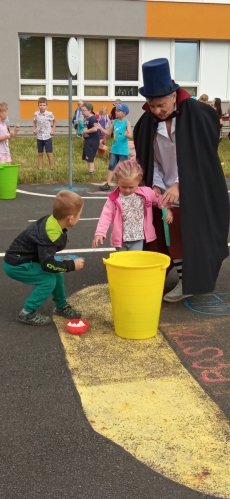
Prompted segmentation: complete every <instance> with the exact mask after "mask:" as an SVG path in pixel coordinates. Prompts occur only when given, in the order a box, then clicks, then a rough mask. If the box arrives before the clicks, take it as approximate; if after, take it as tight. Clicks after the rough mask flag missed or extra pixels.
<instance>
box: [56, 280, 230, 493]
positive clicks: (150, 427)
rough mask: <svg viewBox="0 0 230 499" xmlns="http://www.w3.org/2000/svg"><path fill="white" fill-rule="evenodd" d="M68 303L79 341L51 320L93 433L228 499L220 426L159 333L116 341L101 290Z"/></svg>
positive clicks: (225, 430) (228, 448) (226, 435)
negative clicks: (80, 330) (79, 327)
mask: <svg viewBox="0 0 230 499" xmlns="http://www.w3.org/2000/svg"><path fill="white" fill-rule="evenodd" d="M78 300H79V302H78ZM76 301H77V304H76ZM72 304H73V305H75V306H77V307H78V308H79V309H81V310H82V312H83V317H85V318H87V319H88V320H89V321H90V329H89V331H88V332H87V333H86V334H85V335H82V336H72V335H70V334H69V333H67V332H66V331H65V328H64V321H63V320H62V319H61V318H60V317H54V319H55V322H56V325H57V327H58V331H59V334H60V337H61V340H62V342H63V345H64V348H65V351H66V357H67V361H68V365H69V368H70V370H71V372H72V376H73V380H74V383H75V385H76V387H77V389H78V391H79V393H80V396H81V399H82V404H83V407H84V410H85V412H86V415H87V417H88V420H89V422H90V423H91V425H92V426H93V428H94V429H95V430H96V431H97V432H98V433H101V434H102V435H104V436H106V437H107V438H109V439H111V440H113V441H114V442H116V443H117V444H119V445H121V446H122V447H123V448H124V449H126V450H127V451H128V452H130V453H131V454H133V455H134V456H135V457H136V458H137V459H139V460H140V461H142V462H143V463H145V464H146V465H147V466H149V467H151V468H152V469H154V470H155V471H157V472H159V473H161V474H163V475H165V476H167V477H168V478H171V479H172V480H174V481H177V482H179V483H181V484H183V485H186V486H187V487H190V488H192V489H195V490H198V491H200V492H203V493H206V494H212V495H215V496H216V497H222V498H226V499H227V498H228V499H229V498H230V474H229V455H230V427H229V425H228V422H227V420H226V418H225V416H224V414H223V413H222V411H221V410H220V409H219V408H218V407H217V406H216V404H215V403H214V402H213V401H212V400H210V399H209V397H208V396H207V395H206V394H205V393H204V391H203V390H202V389H201V387H200V386H199V385H198V384H197V383H196V381H195V380H194V379H193V378H192V377H191V376H190V374H189V373H188V372H187V371H186V369H184V367H183V366H182V365H181V363H180V362H179V360H178V358H177V356H176V355H175V353H174V352H173V350H172V349H171V347H170V346H169V345H168V343H167V342H166V341H165V339H164V338H163V337H162V335H161V334H160V333H158V334H157V336H156V337H155V338H152V339H150V340H144V341H129V340H124V339H121V338H119V337H117V336H116V335H115V334H114V332H113V322H112V316H111V306H110V302H109V295H108V289H107V286H106V285H102V286H93V287H91V288H87V289H84V290H82V291H81V292H80V293H78V295H77V297H76V296H73V298H72Z"/></svg>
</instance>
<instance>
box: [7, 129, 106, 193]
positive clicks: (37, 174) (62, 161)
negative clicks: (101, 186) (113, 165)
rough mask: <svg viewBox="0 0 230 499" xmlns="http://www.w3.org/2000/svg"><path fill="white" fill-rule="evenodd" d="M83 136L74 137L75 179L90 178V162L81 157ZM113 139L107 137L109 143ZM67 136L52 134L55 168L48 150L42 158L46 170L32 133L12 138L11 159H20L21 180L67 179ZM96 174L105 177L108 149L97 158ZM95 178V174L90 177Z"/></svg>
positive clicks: (48, 181)
mask: <svg viewBox="0 0 230 499" xmlns="http://www.w3.org/2000/svg"><path fill="white" fill-rule="evenodd" d="M82 144H83V143H82V140H81V139H79V138H76V137H73V142H72V151H73V182H88V181H89V175H88V173H87V172H88V167H87V162H86V161H83V160H82ZM110 144H111V139H110V138H108V139H107V145H108V146H109V145H110ZM68 147H69V142H68V137H54V138H53V156H54V171H52V172H51V171H50V169H49V164H48V160H47V157H46V154H45V153H44V158H43V170H38V164H37V163H38V153H37V142H36V139H35V138H33V137H17V138H15V139H13V140H12V141H11V142H10V152H11V158H12V163H13V164H15V163H18V164H19V165H20V169H19V178H18V183H19V184H38V183H42V184H47V183H56V182H68V169H69V153H68ZM94 164H95V172H96V173H95V175H94V177H93V180H96V181H100V180H101V181H103V180H106V175H107V170H108V164H109V156H108V153H107V152H105V154H104V156H103V157H97V156H96V158H95V163H94ZM90 180H92V177H90Z"/></svg>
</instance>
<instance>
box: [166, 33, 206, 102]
mask: <svg viewBox="0 0 230 499" xmlns="http://www.w3.org/2000/svg"><path fill="white" fill-rule="evenodd" d="M180 42H182V43H183V42H184V43H189V42H192V43H196V44H197V80H195V81H182V80H177V79H176V78H175V47H176V43H180ZM171 53H172V59H171V68H170V69H171V76H172V79H173V80H175V82H176V83H178V85H180V87H183V88H184V87H194V88H196V89H197V96H198V90H199V74H200V71H199V70H200V40H185V39H175V40H173V41H172V47H171Z"/></svg>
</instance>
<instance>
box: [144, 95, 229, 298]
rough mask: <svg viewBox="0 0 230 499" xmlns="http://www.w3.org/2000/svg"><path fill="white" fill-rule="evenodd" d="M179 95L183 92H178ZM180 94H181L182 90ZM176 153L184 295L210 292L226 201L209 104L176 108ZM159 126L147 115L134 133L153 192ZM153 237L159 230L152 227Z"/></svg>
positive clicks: (223, 246)
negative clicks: (155, 141) (154, 153)
mask: <svg viewBox="0 0 230 499" xmlns="http://www.w3.org/2000/svg"><path fill="white" fill-rule="evenodd" d="M179 90H181V89H179ZM182 92H183V91H182ZM178 111H179V114H178V116H177V117H176V152H177V163H178V173H179V185H180V212H181V233H182V253H183V292H184V294H199V293H210V292H212V291H213V290H214V288H215V283H216V279H217V277H218V274H219V270H220V267H221V263H222V261H223V260H224V259H225V258H226V257H227V256H228V253H229V251H228V242H227V241H228V230H229V197H228V191H227V185H226V181H225V178H224V174H223V170H222V167H221V164H220V159H219V156H218V153H217V150H218V145H219V130H220V125H219V118H218V115H217V112H216V111H215V110H214V109H212V108H211V107H210V106H208V105H207V104H202V103H201V102H198V101H196V100H195V99H191V98H185V100H182V101H181V102H180V103H179V104H178ZM157 125H158V121H157V120H156V117H155V116H154V115H153V114H152V113H151V112H148V111H147V112H145V113H144V114H143V115H142V116H141V118H140V119H139V121H138V122H137V124H136V125H135V128H134V143H135V149H136V157H137V161H138V162H139V163H140V165H141V166H142V168H143V170H144V183H145V185H147V186H149V187H152V179H153V168H154V163H153V139H154V135H155V133H156V131H157ZM156 233H157V227H156Z"/></svg>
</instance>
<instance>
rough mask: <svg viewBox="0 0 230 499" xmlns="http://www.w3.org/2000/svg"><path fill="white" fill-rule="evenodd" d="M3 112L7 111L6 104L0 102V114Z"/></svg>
mask: <svg viewBox="0 0 230 499" xmlns="http://www.w3.org/2000/svg"><path fill="white" fill-rule="evenodd" d="M3 111H8V104H7V103H6V102H0V113H2V112H3Z"/></svg>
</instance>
